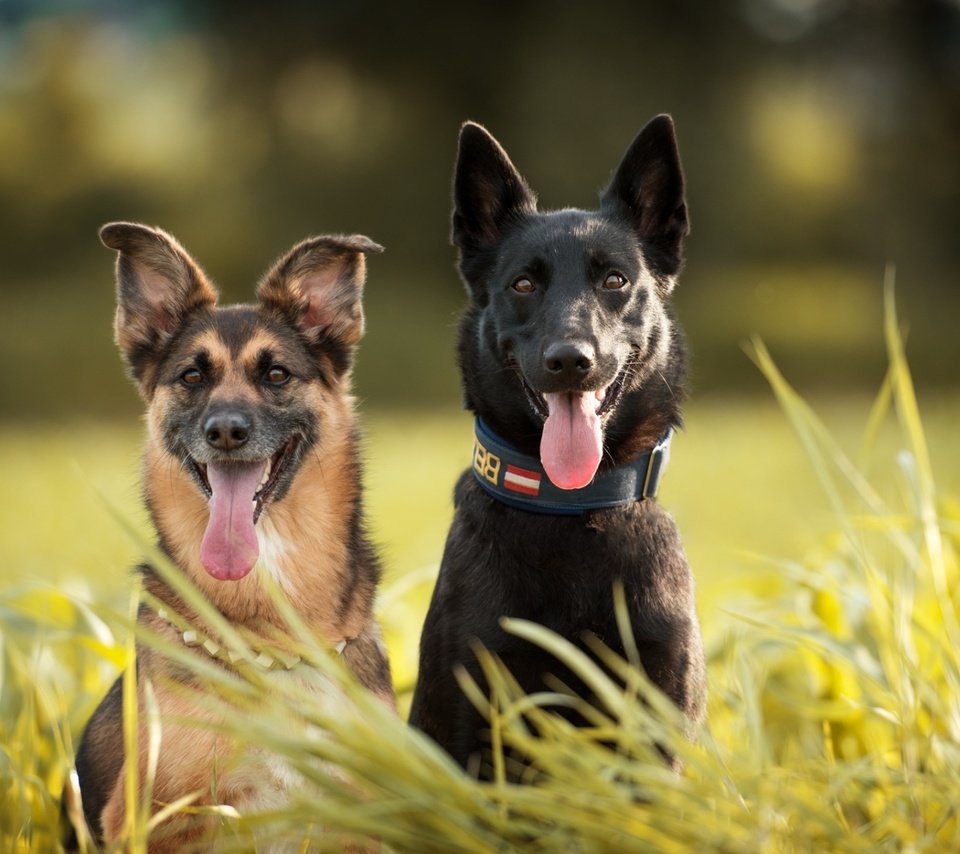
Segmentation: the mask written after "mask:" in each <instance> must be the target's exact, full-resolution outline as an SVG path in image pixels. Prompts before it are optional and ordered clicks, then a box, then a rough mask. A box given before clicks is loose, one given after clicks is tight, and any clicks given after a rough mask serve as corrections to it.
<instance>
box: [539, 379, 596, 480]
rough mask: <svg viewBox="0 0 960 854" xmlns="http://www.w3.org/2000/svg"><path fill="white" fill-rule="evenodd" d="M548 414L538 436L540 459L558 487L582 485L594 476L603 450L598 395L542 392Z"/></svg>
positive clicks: (591, 393) (590, 393)
mask: <svg viewBox="0 0 960 854" xmlns="http://www.w3.org/2000/svg"><path fill="white" fill-rule="evenodd" d="M544 399H545V400H546V401H547V408H548V409H549V411H550V414H549V415H548V416H547V421H546V423H545V424H544V425H543V436H542V438H541V439H540V462H541V463H542V464H543V468H544V470H545V471H546V473H547V477H549V478H550V480H551V481H552V482H553V484H554V485H555V486H558V487H560V489H581V488H582V487H584V486H586V485H587V484H588V483H590V481H591V480H593V476H594V475H595V474H596V473H597V466H599V465H600V457H601V455H602V454H603V433H602V431H601V429H600V417H599V416H598V415H597V396H596V394H595V393H594V392H585V393H583V394H569V393H564V394H545V395H544Z"/></svg>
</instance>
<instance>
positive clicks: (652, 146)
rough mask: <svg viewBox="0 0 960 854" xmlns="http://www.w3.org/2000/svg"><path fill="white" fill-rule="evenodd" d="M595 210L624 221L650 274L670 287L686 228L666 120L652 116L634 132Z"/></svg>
mask: <svg viewBox="0 0 960 854" xmlns="http://www.w3.org/2000/svg"><path fill="white" fill-rule="evenodd" d="M601 210H602V211H604V212H605V213H611V214H619V215H621V216H625V217H626V218H627V219H628V220H629V222H630V223H631V224H632V226H633V227H634V228H635V229H636V231H637V233H638V235H639V236H640V241H641V243H642V245H643V248H644V252H645V253H646V257H647V260H648V261H649V262H650V265H651V267H652V268H653V272H654V273H656V274H658V275H659V277H660V278H661V280H662V281H663V282H664V284H665V285H666V286H667V287H668V288H672V287H673V284H674V282H673V277H674V276H676V274H677V273H678V272H679V271H680V266H681V262H682V257H681V250H682V243H683V238H684V237H686V236H687V233H688V232H689V231H690V224H689V221H688V219H687V204H686V200H685V199H684V192H683V170H682V168H681V166H680V152H679V150H678V149H677V138H676V135H675V134H674V130H673V119H672V118H670V116H668V115H659V116H656V117H654V118H652V119H651V120H650V121H649V122H647V124H646V126H645V127H644V128H643V130H641V131H640V133H639V134H637V138H636V139H635V140H634V141H633V142H632V143H631V145H630V147H629V148H628V149H627V153H626V154H624V156H623V160H622V161H621V162H620V165H619V166H618V167H617V172H616V174H615V175H614V176H613V180H612V181H611V182H610V186H609V187H608V188H607V189H606V191H605V192H604V194H603V196H602V197H601Z"/></svg>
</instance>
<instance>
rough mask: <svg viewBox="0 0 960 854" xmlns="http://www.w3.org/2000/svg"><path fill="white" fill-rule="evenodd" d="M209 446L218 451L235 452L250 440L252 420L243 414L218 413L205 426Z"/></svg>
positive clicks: (205, 435) (208, 419)
mask: <svg viewBox="0 0 960 854" xmlns="http://www.w3.org/2000/svg"><path fill="white" fill-rule="evenodd" d="M203 435H204V437H205V438H206V440H207V444H208V445H210V447H211V448H216V449H217V450H218V451H233V450H235V449H236V448H239V447H241V446H243V445H245V444H246V442H247V439H249V438H250V419H249V418H248V417H247V416H246V415H244V414H243V413H242V412H218V413H215V414H214V415H211V416H210V417H209V418H207V420H206V421H205V422H204V424H203Z"/></svg>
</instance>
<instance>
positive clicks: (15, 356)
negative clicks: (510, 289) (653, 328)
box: [0, 0, 960, 420]
mask: <svg viewBox="0 0 960 854" xmlns="http://www.w3.org/2000/svg"><path fill="white" fill-rule="evenodd" d="M657 112H670V113H672V114H673V115H674V117H675V120H676V124H677V130H678V134H679V140H680V147H681V153H682V156H683V160H684V165H685V168H686V172H687V178H688V187H689V204H690V210H691V216H692V222H693V233H692V235H691V238H690V240H689V242H688V263H687V269H686V274H685V277H684V279H683V280H682V287H681V288H680V290H679V291H678V293H677V303H678V311H679V314H680V317H681V318H682V320H683V322H684V323H685V325H686V328H687V330H688V333H689V338H690V341H691V344H692V348H693V351H694V353H695V356H696V360H695V367H694V390H695V391H696V392H697V393H699V394H704V393H709V392H713V391H717V390H720V391H724V392H726V391H729V390H738V391H739V390H746V391H756V390H759V389H761V388H762V386H761V383H760V381H759V380H758V378H757V374H756V372H755V371H754V370H753V368H752V366H751V365H750V364H749V363H748V361H747V360H746V359H745V358H744V357H743V355H742V352H741V349H740V342H741V340H742V339H743V338H744V337H745V336H746V335H748V334H750V333H758V334H760V335H761V336H762V337H763V338H764V340H765V341H767V343H768V344H769V345H770V347H771V348H772V349H773V351H774V353H775V355H778V357H779V358H780V359H781V361H782V363H783V365H784V367H786V369H787V370H788V372H790V373H791V374H792V376H794V377H795V378H798V379H809V380H811V381H815V382H816V383H823V384H830V385H833V386H839V387H850V386H851V385H859V384H861V383H864V382H866V383H868V384H870V385H871V386H872V385H874V384H875V383H876V381H877V380H878V378H879V376H880V375H881V372H882V357H881V356H880V353H881V349H880V348H881V339H880V335H879V318H880V299H879V294H880V290H881V282H882V278H883V270H884V267H885V265H886V264H888V263H893V264H895V265H896V268H897V279H898V292H899V297H900V301H901V306H902V309H903V312H902V313H903V314H904V316H906V317H909V318H910V321H911V326H912V327H913V328H914V329H916V330H922V331H918V334H917V335H915V336H913V337H912V339H911V341H910V345H911V356H912V358H913V361H914V365H915V367H916V368H917V370H918V372H919V373H920V374H921V376H922V377H923V379H924V381H925V382H928V383H951V382H953V381H954V380H955V378H956V356H957V355H958V352H960V351H958V349H957V347H956V338H955V334H954V331H953V330H954V328H955V325H956V320H957V317H958V311H957V309H958V306H960V300H958V296H957V273H958V268H960V240H958V234H957V230H958V225H960V221H958V206H957V199H958V185H960V2H957V0H722V2H714V3H702V2H699V0H678V2H673V1H672V0H671V2H661V3H650V2H636V0H623V1H622V2H612V0H601V1H600V2H595V3H591V4H590V5H589V8H588V7H587V6H586V5H585V4H582V3H572V2H552V3H548V2H491V3H488V4H483V6H482V8H481V7H478V6H474V5H470V6H464V5H462V4H455V3H445V2H444V3H441V2H425V3H418V4H390V3H379V2H369V0H352V2H345V0H309V2H306V0H305V1H304V2H278V3H270V4H265V3H262V2H256V3H254V2H243V0H230V2H226V0H207V2H193V0H0V234H2V238H0V288H2V297H3V307H2V309H0V324H2V338H0V357H2V359H3V362H4V363H5V364H7V365H8V366H13V369H11V370H6V371H3V372H0V415H2V416H3V417H5V418H8V419H9V418H15V419H30V420H34V419H62V418H64V417H74V416H76V415H78V414H81V413H82V414H86V415H90V416H98V417H99V416H103V415H114V414H128V413H132V412H135V411H136V410H137V407H138V403H137V400H136V396H135V394H134V393H133V391H132V389H131V388H128V386H127V384H126V383H125V381H124V379H123V376H122V372H121V371H119V370H118V369H117V365H118V361H117V358H116V354H115V351H114V348H113V345H112V342H111V340H110V323H111V314H112V300H113V296H112V260H113V259H112V257H111V255H110V254H109V253H108V252H107V251H106V250H104V249H103V248H102V247H101V246H100V245H99V243H98V241H97V239H96V230H97V228H98V226H99V225H100V224H102V223H104V222H106V221H108V220H111V219H128V220H139V221H143V222H147V223H150V224H155V225H160V226H162V227H163V228H165V229H167V230H169V231H171V232H173V233H174V234H175V235H177V236H178V237H179V238H180V240H181V241H182V242H183V243H184V244H185V245H186V246H187V248H188V249H189V250H190V251H191V252H192V253H194V255H195V256H196V257H197V258H198V259H199V261H200V263H201V264H202V265H204V267H205V268H206V269H207V271H208V272H209V273H210V275H211V276H212V277H213V278H214V279H215V280H216V281H217V282H218V284H219V285H220V287H221V288H222V290H223V292H224V294H225V296H226V297H227V298H229V299H231V300H246V299H249V298H250V297H251V296H252V290H253V287H254V284H255V282H256V279H257V277H258V276H259V275H260V273H261V272H262V271H263V270H264V269H265V268H266V266H267V265H268V263H269V262H270V261H271V260H272V259H273V258H274V257H275V256H276V255H278V254H279V253H280V252H281V251H282V250H284V249H285V248H287V247H288V246H289V245H291V244H292V243H293V242H295V241H296V240H299V239H300V238H302V237H305V236H307V235H310V234H313V233H317V232H323V231H359V232H363V233H365V234H368V235H370V236H371V237H373V238H374V239H376V240H377V241H379V242H381V243H382V244H384V245H385V246H386V247H387V254H385V255H384V256H382V257H379V258H376V259H375V260H373V261H372V263H371V265H370V282H369V287H368V293H367V310H368V320H369V327H368V328H369V334H368V336H367V339H366V341H365V342H364V345H363V348H362V352H361V356H360V362H359V369H358V377H357V387H358V390H359V392H360V394H361V396H362V397H363V398H364V399H365V400H366V401H367V402H368V403H369V404H370V405H373V406H381V405H382V406H403V407H422V406H424V405H425V404H442V405H443V406H450V405H455V404H456V401H457V400H458V383H457V378H456V373H455V368H454V364H453V359H452V356H451V353H452V340H453V325H454V318H455V315H456V312H457V311H458V309H459V308H460V306H461V305H462V302H463V296H464V294H463V290H462V287H461V286H460V284H459V281H458V279H457V276H456V274H455V272H454V268H453V263H454V254H453V250H452V249H451V248H450V246H449V241H448V234H449V201H450V199H449V197H450V191H449V187H450V176H451V170H452V165H453V159H454V154H455V150H456V137H457V132H458V128H459V125H460V123H461V122H462V121H463V120H464V119H467V118H470V119H474V120H477V121H480V122H482V123H484V124H485V125H487V126H488V127H489V128H490V129H491V130H492V131H493V133H494V134H495V135H496V136H497V137H498V138H499V139H500V141H501V142H502V143H503V144H504V146H505V147H506V148H507V150H508V151H509V152H510V154H511V156H512V158H513V159H514V162H515V163H516V164H517V166H518V168H519V169H520V170H521V172H523V173H524V174H525V176H526V177H527V179H528V180H529V182H530V183H531V185H532V186H533V187H534V189H536V190H537V191H538V192H539V193H540V198H541V205H542V206H544V207H560V206H566V205H574V206H579V207H589V206H592V205H594V203H595V202H596V199H597V192H598V190H599V189H600V188H602V187H603V186H604V184H605V183H606V182H607V181H608V179H609V177H610V174H611V171H612V170H613V168H614V167H615V166H616V164H617V163H618V161H619V158H620V156H621V154H622V153H623V151H624V150H625V148H626V146H627V145H628V143H629V142H630V141H631V139H632V138H633V136H634V134H635V133H636V132H637V131H638V130H639V128H640V127H641V126H642V125H643V124H644V122H646V120H647V119H648V118H650V117H651V116H652V115H653V114H655V113H657Z"/></svg>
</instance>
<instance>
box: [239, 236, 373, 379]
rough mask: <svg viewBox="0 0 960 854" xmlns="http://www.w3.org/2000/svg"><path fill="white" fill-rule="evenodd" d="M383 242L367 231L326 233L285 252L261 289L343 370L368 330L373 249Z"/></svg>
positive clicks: (264, 301)
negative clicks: (366, 300) (366, 302)
mask: <svg viewBox="0 0 960 854" xmlns="http://www.w3.org/2000/svg"><path fill="white" fill-rule="evenodd" d="M371 252H383V247H382V246H380V245H379V244H377V243H374V242H373V241H372V240H370V238H368V237H364V236H363V235H361V234H355V235H349V236H347V235H322V236H320V237H312V238H310V239H308V240H304V241H303V242H302V243H298V244H297V245H296V246H294V247H293V249H291V250H290V251H289V252H287V253H286V255H284V256H282V257H281V258H280V260H279V261H277V263H276V264H275V265H274V267H273V269H272V270H270V272H269V273H267V275H266V276H265V277H264V279H263V281H262V282H261V283H260V287H259V288H258V289H257V296H258V297H259V298H260V303H261V305H263V306H264V308H266V309H268V310H269V311H272V312H274V313H276V314H278V315H279V316H281V317H282V318H283V319H284V320H285V321H287V322H289V323H293V324H294V325H295V326H296V327H297V328H299V329H300V331H301V332H302V333H303V335H304V337H305V339H306V342H307V344H308V345H309V346H311V347H312V348H320V349H322V350H324V352H325V355H326V356H327V357H328V358H330V359H331V361H332V362H333V364H334V366H335V367H336V369H337V371H338V373H342V372H343V371H345V370H346V369H347V368H349V366H350V364H351V361H352V354H353V348H354V347H355V346H356V344H357V342H358V341H359V340H360V337H361V336H362V335H363V305H362V296H363V284H364V282H365V280H366V261H365V257H366V254H367V253H371Z"/></svg>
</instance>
